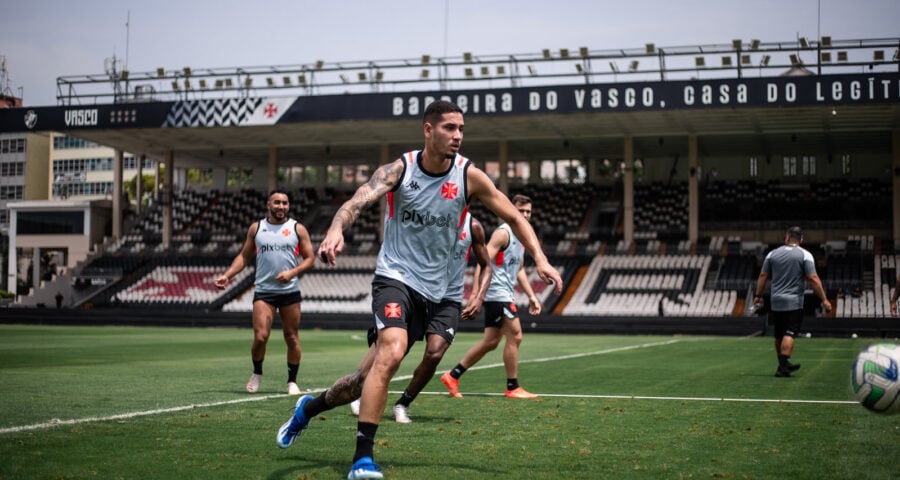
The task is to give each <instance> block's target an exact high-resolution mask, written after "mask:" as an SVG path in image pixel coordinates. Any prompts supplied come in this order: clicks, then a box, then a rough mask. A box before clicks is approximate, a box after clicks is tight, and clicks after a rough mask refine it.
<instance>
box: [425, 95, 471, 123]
mask: <svg viewBox="0 0 900 480" xmlns="http://www.w3.org/2000/svg"><path fill="white" fill-rule="evenodd" d="M445 113H463V111H462V109H461V108H459V107H458V106H457V105H456V104H455V103H453V102H448V101H447V100H435V101H433V102H431V103H429V104H428V106H427V107H425V114H424V115H422V120H423V122H424V123H430V124H432V125H433V124H435V123H437V122H438V121H439V120H440V119H441V116H443V115H444V114H445Z"/></svg>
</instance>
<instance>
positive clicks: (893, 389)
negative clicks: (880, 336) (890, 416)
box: [850, 343, 900, 413]
mask: <svg viewBox="0 0 900 480" xmlns="http://www.w3.org/2000/svg"><path fill="white" fill-rule="evenodd" d="M898 374H900V345H895V344H893V343H878V344H875V345H872V346H871V347H869V348H867V349H865V350H863V351H862V352H860V353H859V355H857V356H856V361H855V362H853V371H852V374H851V376H850V386H851V387H852V388H853V393H854V394H855V395H856V399H857V400H859V403H861V404H862V405H863V406H864V407H866V408H868V409H869V410H871V411H873V412H878V413H897V412H900V379H898Z"/></svg>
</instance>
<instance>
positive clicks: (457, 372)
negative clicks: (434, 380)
mask: <svg viewBox="0 0 900 480" xmlns="http://www.w3.org/2000/svg"><path fill="white" fill-rule="evenodd" d="M466 370H468V368H466V367H464V366H462V364H461V363H457V364H456V366H455V367H453V370H450V376H451V377H453V378H455V379H457V380H459V377H461V376H462V374H464V373H466Z"/></svg>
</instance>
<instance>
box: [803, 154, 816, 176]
mask: <svg viewBox="0 0 900 480" xmlns="http://www.w3.org/2000/svg"><path fill="white" fill-rule="evenodd" d="M800 163H801V168H802V169H803V175H808V176H814V175H815V174H816V157H814V156H809V155H804V156H802V157H800Z"/></svg>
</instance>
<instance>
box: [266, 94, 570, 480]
mask: <svg viewBox="0 0 900 480" xmlns="http://www.w3.org/2000/svg"><path fill="white" fill-rule="evenodd" d="M463 127H464V122H463V112H462V109H460V108H459V107H458V106H456V105H454V104H453V103H451V102H449V101H445V100H437V101H435V102H432V103H431V104H429V105H428V107H426V109H425V114H424V115H423V128H422V131H423V133H424V136H425V148H424V149H423V150H422V151H420V152H415V153H412V152H411V153H409V154H406V155H403V157H401V158H399V159H397V160H395V161H394V162H391V163H388V164H385V165H382V166H381V167H378V169H376V170H375V172H373V174H372V177H371V178H370V179H369V181H368V182H367V183H366V184H364V185H362V186H360V187H359V188H358V189H357V191H356V193H355V194H354V195H353V197H352V198H351V199H350V200H348V201H346V202H344V205H343V206H341V208H340V209H338V211H337V213H336V214H335V216H334V219H333V220H332V223H331V226H330V227H329V229H328V231H327V232H326V234H325V238H324V239H323V240H322V243H321V244H320V245H319V250H318V252H319V257H320V258H321V260H322V261H323V262H324V263H327V264H329V265H334V264H335V260H336V257H337V256H338V255H339V254H340V253H341V252H342V251H343V248H344V235H343V231H344V230H345V229H347V228H349V227H350V226H351V225H352V224H353V222H355V221H356V219H357V217H358V216H359V214H360V212H361V211H362V209H363V208H366V207H369V206H371V205H373V204H375V203H376V202H377V201H378V200H380V199H381V198H382V197H385V196H386V197H387V211H386V213H385V225H384V229H385V236H384V242H383V244H382V246H381V251H380V252H379V256H378V262H377V266H376V271H375V273H376V275H375V278H374V280H373V281H372V298H373V301H372V307H373V312H372V313H373V320H374V324H375V327H376V330H377V334H378V339H377V341H376V343H375V348H374V349H370V352H372V353H370V354H367V357H366V359H364V360H363V362H362V363H361V364H360V368H359V370H358V371H357V372H354V373H352V374H350V375H347V376H345V377H342V378H341V379H338V380H337V381H336V382H335V384H334V385H332V387H331V388H329V389H328V390H327V391H326V392H325V393H324V394H323V395H320V396H319V397H316V398H313V397H312V396H311V395H305V396H302V397H301V398H300V400H298V401H297V403H296V405H295V408H294V414H293V415H292V416H291V418H290V419H289V420H288V421H287V422H285V423H284V424H283V425H282V426H281V428H280V429H279V430H278V434H277V436H276V442H277V444H278V446H280V447H282V448H287V447H289V446H290V445H291V444H293V442H294V441H295V440H296V438H297V436H298V435H299V434H300V432H301V431H302V430H304V429H305V428H307V427H308V426H309V419H310V418H312V417H313V416H315V415H316V414H318V413H320V412H323V411H325V410H329V409H331V408H334V407H335V406H338V405H343V404H347V403H350V402H351V401H352V400H353V399H354V398H356V397H357V396H359V395H361V399H360V412H359V421H358V422H357V431H356V451H355V453H354V455H353V465H352V466H351V467H350V474H349V475H348V477H347V478H348V479H350V480H353V479H358V478H383V475H382V474H381V472H380V469H379V467H378V466H377V464H376V463H375V461H374V460H373V453H372V452H373V446H374V443H375V435H376V433H377V431H378V425H379V423H380V421H381V415H382V414H383V413H384V408H385V405H386V403H387V393H388V386H389V383H390V381H391V378H393V376H394V374H395V373H396V372H397V369H398V368H399V366H400V362H401V361H402V360H403V357H404V356H405V355H406V353H407V351H408V348H409V346H410V345H412V343H413V342H414V341H415V340H417V339H419V338H421V337H422V335H424V334H425V331H426V329H427V326H428V323H429V322H430V320H431V319H433V318H438V317H439V316H441V315H444V314H445V313H446V312H445V313H440V311H441V310H442V309H443V308H447V306H446V305H442V304H441V299H442V298H443V297H444V294H445V292H446V289H447V283H448V280H447V271H448V266H447V262H448V258H449V257H450V255H451V253H452V249H453V245H454V243H455V242H456V234H457V232H458V229H459V220H460V219H461V218H462V213H463V208H465V206H466V205H468V203H469V202H470V201H472V200H477V201H480V202H481V203H482V204H484V205H485V206H486V207H487V208H488V209H489V210H491V211H493V212H494V213H495V214H496V215H497V216H498V217H500V218H501V219H502V220H503V221H506V222H509V223H510V224H511V227H512V229H513V231H514V232H515V233H516V235H517V236H518V237H519V238H520V239H521V240H522V243H523V244H524V245H525V246H526V248H527V249H528V251H529V252H530V253H531V254H532V255H533V256H534V258H535V264H536V269H537V272H538V274H539V275H540V277H541V279H543V280H544V281H545V282H547V283H552V284H555V287H556V290H557V291H558V292H561V291H562V279H561V278H560V276H559V272H557V271H556V269H555V268H553V266H551V265H550V263H549V261H548V260H547V257H546V255H545V254H544V252H543V251H542V250H541V247H540V243H539V242H538V240H537V236H536V235H535V233H534V230H533V229H532V228H531V226H530V225H529V224H528V222H527V221H525V220H524V219H523V218H522V216H521V215H520V214H519V213H518V212H517V211H516V209H515V207H513V205H512V203H510V201H509V199H507V198H506V196H505V195H503V194H502V193H501V192H500V191H499V190H497V187H496V186H495V185H494V183H493V182H492V181H491V179H490V178H489V177H488V176H487V175H486V174H485V173H484V172H483V171H482V170H479V169H478V168H477V167H475V166H473V165H471V164H470V163H469V162H468V161H467V160H465V158H463V157H461V156H460V155H459V148H460V145H461V144H462V138H463ZM457 311H458V308H457ZM370 357H371V358H370ZM369 365H371V367H369ZM363 379H365V381H364V382H363ZM360 388H361V389H362V391H361V394H360V391H359V390H360Z"/></svg>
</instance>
